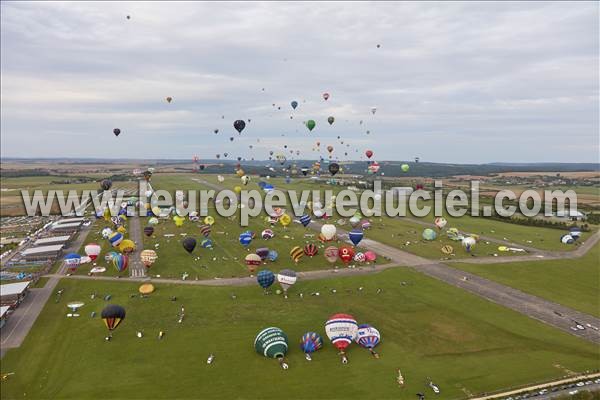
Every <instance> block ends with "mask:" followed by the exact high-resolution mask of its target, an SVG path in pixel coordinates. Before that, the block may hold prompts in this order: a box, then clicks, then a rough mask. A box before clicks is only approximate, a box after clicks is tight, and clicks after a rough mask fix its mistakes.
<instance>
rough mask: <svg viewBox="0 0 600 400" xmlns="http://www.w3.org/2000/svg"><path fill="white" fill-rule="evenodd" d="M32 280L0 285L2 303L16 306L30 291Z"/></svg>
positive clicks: (0, 303)
mask: <svg viewBox="0 0 600 400" xmlns="http://www.w3.org/2000/svg"><path fill="white" fill-rule="evenodd" d="M30 283H31V282H30V281H25V282H16V283H9V284H6V285H0V305H2V306H9V307H13V308H14V307H16V306H17V305H19V304H20V303H21V301H23V299H24V298H25V296H26V295H27V292H28V291H29V284H30Z"/></svg>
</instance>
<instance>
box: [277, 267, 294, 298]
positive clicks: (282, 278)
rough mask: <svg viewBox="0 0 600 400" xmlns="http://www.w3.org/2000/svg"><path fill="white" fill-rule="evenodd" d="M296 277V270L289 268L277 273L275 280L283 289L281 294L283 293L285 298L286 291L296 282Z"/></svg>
mask: <svg viewBox="0 0 600 400" xmlns="http://www.w3.org/2000/svg"><path fill="white" fill-rule="evenodd" d="M297 279H298V277H297V275H296V271H293V270H291V269H284V270H282V271H280V272H279V273H278V274H277V282H278V283H279V285H280V286H281V288H282V289H283V294H284V296H285V298H286V299H287V291H288V289H289V288H290V287H291V286H292V285H293V284H294V283H296V280H297Z"/></svg>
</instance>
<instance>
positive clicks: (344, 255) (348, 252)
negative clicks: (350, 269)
mask: <svg viewBox="0 0 600 400" xmlns="http://www.w3.org/2000/svg"><path fill="white" fill-rule="evenodd" d="M338 257H339V258H340V260H342V261H343V262H344V264H348V263H349V262H350V261H352V260H353V259H354V249H353V248H352V247H349V246H341V247H340V248H339V249H338Z"/></svg>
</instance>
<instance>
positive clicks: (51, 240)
mask: <svg viewBox="0 0 600 400" xmlns="http://www.w3.org/2000/svg"><path fill="white" fill-rule="evenodd" d="M69 239H71V236H70V235H62V236H50V237H46V238H42V239H37V240H36V241H35V242H33V245H34V246H47V245H50V244H65V243H66V242H68V241H69Z"/></svg>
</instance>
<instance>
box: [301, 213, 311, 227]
mask: <svg viewBox="0 0 600 400" xmlns="http://www.w3.org/2000/svg"><path fill="white" fill-rule="evenodd" d="M310 222H311V219H310V215H307V214H304V215H303V216H301V217H300V223H301V224H302V225H303V226H305V227H306V226H308V224H310Z"/></svg>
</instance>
